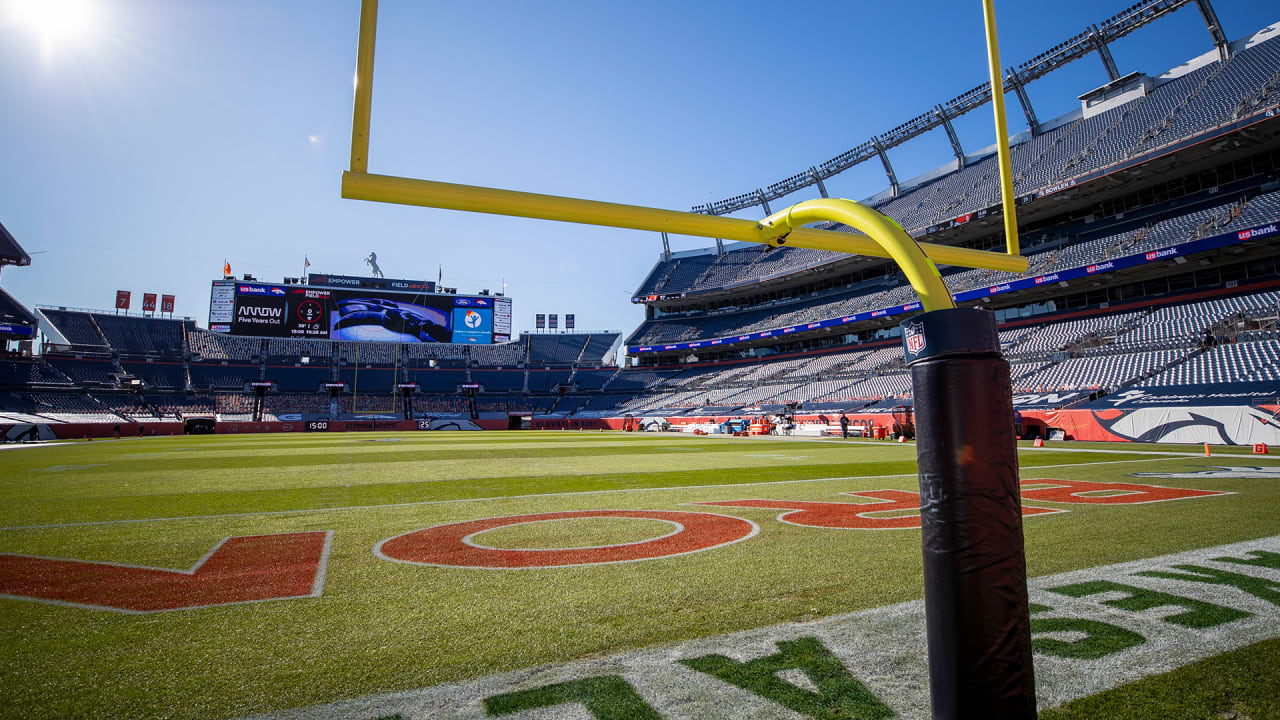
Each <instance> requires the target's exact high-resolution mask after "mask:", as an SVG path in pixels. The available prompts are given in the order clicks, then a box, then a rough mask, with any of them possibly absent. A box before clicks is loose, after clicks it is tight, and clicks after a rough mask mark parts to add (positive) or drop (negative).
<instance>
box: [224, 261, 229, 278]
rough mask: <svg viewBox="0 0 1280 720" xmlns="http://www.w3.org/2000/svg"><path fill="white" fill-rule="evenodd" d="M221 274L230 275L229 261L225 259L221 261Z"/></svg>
mask: <svg viewBox="0 0 1280 720" xmlns="http://www.w3.org/2000/svg"><path fill="white" fill-rule="evenodd" d="M222 276H223V277H231V263H230V262H229V261H227V260H223V261H222Z"/></svg>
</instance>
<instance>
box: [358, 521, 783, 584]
mask: <svg viewBox="0 0 1280 720" xmlns="http://www.w3.org/2000/svg"><path fill="white" fill-rule="evenodd" d="M582 518H639V519H643V520H662V521H665V522H669V523H671V524H672V525H673V526H675V531H674V532H672V533H670V534H668V535H664V536H662V537H658V538H654V539H652V540H644V541H641V542H635V543H623V544H619V545H605V546H602V547H590V548H566V549H551V550H511V549H500V548H489V547H483V546H480V545H477V544H475V543H473V542H471V536H473V535H476V534H478V533H482V532H485V531H487V530H494V529H497V528H501V527H508V526H510V525H523V524H525V523H533V522H547V521H552V520H572V519H582ZM758 531H759V528H758V527H757V526H756V524H755V523H753V522H751V521H749V520H743V519H742V518H735V517H729V516H728V515H716V514H713V513H700V512H670V511H662V510H580V511H571V512H550V513H534V514H531V515H512V516H508V517H496V518H483V519H480V520H470V521H467V522H460V523H452V524H449V525H437V526H435V527H429V528H424V529H422V530H414V531H412V532H408V533H405V534H403V535H397V536H395V537H391V538H387V539H386V540H383V541H382V542H380V543H378V544H377V545H376V546H375V547H374V549H373V553H374V555H376V556H377V557H380V558H382V559H384V560H391V561H393V562H403V563H410V564H414V565H434V566H442V567H464V568H485V569H523V568H550V567H564V566H568V565H598V564H603V563H618V562H632V561H636V560H651V559H654V558H664V557H671V556H673V555H684V554H687V553H693V552H698V551H701V550H710V549H711V548H716V547H720V546H721V545H728V544H730V543H735V542H738V541H739V540H746V539H747V538H749V537H752V536H754V535H755V534H756V532H758Z"/></svg>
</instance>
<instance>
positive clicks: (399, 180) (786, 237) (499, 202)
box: [342, 0, 1027, 310]
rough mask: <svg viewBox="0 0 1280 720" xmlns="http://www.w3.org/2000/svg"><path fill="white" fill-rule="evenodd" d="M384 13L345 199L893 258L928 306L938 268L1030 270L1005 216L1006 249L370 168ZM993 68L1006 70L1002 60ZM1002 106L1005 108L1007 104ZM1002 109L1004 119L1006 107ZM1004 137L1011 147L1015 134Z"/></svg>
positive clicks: (853, 206) (865, 227)
mask: <svg viewBox="0 0 1280 720" xmlns="http://www.w3.org/2000/svg"><path fill="white" fill-rule="evenodd" d="M987 2H988V3H989V0H987ZM988 7H989V4H988ZM377 15H378V0H361V12H360V33H359V42H358V46H357V58H356V77H355V108H354V111H353V114H352V128H351V167H350V169H349V170H347V171H345V172H343V174H342V197H344V198H348V199H352V200H367V201H371V202H383V203H393V204H400V205H417V206H422V207H433V208H441V209H448V210H461V211H466V212H477V213H486V214H494V215H509V216H515V217H526V218H537V219H542V220H556V221H560V222H571V223H579V224H587V225H600V226H606V227H618V228H630V229H634V230H649V231H654V232H665V233H669V234H676V235H689V236H695V237H707V238H720V239H724V240H738V241H743V242H754V243H763V244H766V245H772V246H774V247H780V246H783V245H786V246H790V247H803V248H812V249H816V250H830V251H834V252H843V253H850V254H855V255H867V256H872V257H882V258H889V259H892V260H894V261H895V262H896V263H897V264H898V265H899V267H901V268H902V270H903V272H904V273H905V274H906V276H907V279H908V280H909V281H910V282H911V285H912V287H913V288H914V289H915V290H916V293H917V294H918V295H919V296H920V299H921V303H922V305H923V307H924V309H925V310H936V309H944V308H950V307H954V306H955V303H954V301H953V300H952V298H951V295H950V293H949V292H948V291H947V289H946V286H945V284H943V282H942V280H941V278H940V277H939V276H938V272H937V268H936V265H938V264H942V265H953V266H958V267H967V268H982V269H987V270H997V271H1004V272H1011V273H1022V272H1025V271H1026V269H1027V258H1026V257H1024V256H1022V255H1020V254H1019V253H1018V241H1017V235H1016V226H1015V225H1014V224H1013V218H1006V220H1005V222H1006V233H1008V228H1011V227H1012V228H1015V229H1014V231H1013V233H1014V234H1013V235H1012V236H1011V237H1009V238H1008V240H1007V247H1008V250H1009V252H1007V253H998V252H991V251H985V250H973V249H970V248H961V247H953V246H949V245H939V244H935V243H918V242H916V241H915V240H914V239H913V238H911V236H910V235H908V234H907V233H906V232H905V231H904V230H903V229H902V228H901V227H899V226H898V224H897V223H896V222H894V221H893V220H891V219H889V218H888V217H887V216H885V215H882V214H881V213H879V212H877V211H876V210H874V209H872V208H869V207H866V206H864V205H861V204H860V203H857V202H854V201H852V200H834V199H833V200H827V199H821V200H808V201H804V202H801V203H797V204H796V205H793V206H792V207H790V208H787V209H786V210H783V211H781V212H778V213H775V214H774V215H771V216H770V217H769V218H766V219H764V220H762V221H758V222H757V221H754V220H747V219H742V218H732V217H725V216H717V215H703V214H700V213H691V212H684V211H679V210H667V209H662V208H653V207H645V206H641V205H628V204H622V203H613V202H603V201H599V200H586V199H582V198H572V197H564V196H559V195H544V194H540V193H530V192H522V191H517V190H503V189H498V188H487V187H480V186H475V185H461V184H455V183H446V182H439V181H434V180H418V179H413V178H404V177H395V176H390V175H379V174H374V173H370V172H368V156H369V128H370V122H371V106H372V101H373V67H374V62H373V60H374V45H375V36H376V29H377ZM988 41H989V47H990V46H991V44H992V43H994V42H995V34H994V21H993V20H991V19H989V22H988ZM998 57H999V56H998V54H996V55H995V56H994V58H996V59H995V62H996V63H998V62H999V61H998ZM992 67H993V68H994V67H997V66H996V65H995V64H993V65H992ZM993 72H995V71H993ZM999 80H1000V78H999V76H998V75H995V74H993V83H998V82H999ZM993 87H994V85H993ZM993 99H998V100H1001V101H1002V100H1003V97H1002V95H1001V94H999V93H993ZM999 110H1001V111H1002V110H1003V107H1002V106H1001V107H1000V108H999ZM997 114H998V115H1002V113H1001V112H998V113H997ZM1001 130H1003V128H1001ZM1005 142H1006V143H1007V138H1006V140H1005ZM1006 152H1007V151H1006ZM1006 158H1007V155H1006ZM1006 162H1007V161H1006ZM1007 172H1008V171H1007V170H1006V169H1004V168H1002V172H1001V175H1002V185H1005V184H1010V185H1011V183H1008V178H1007ZM1004 196H1005V199H1006V200H1010V201H1011V199H1012V194H1011V192H1009V191H1008V190H1006V191H1005V192H1004ZM1010 205H1012V203H1011V202H1006V207H1005V213H1006V214H1009V213H1012V212H1013V208H1012V207H1009V206H1010ZM822 221H836V222H841V223H844V224H846V225H848V226H850V227H852V228H854V229H856V230H858V231H859V232H861V233H864V235H856V234H851V233H847V232H836V231H831V230H819V229H817V228H813V227H804V226H803V225H805V224H813V223H817V222H822Z"/></svg>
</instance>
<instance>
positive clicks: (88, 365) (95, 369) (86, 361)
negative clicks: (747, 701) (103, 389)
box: [44, 354, 120, 387]
mask: <svg viewBox="0 0 1280 720" xmlns="http://www.w3.org/2000/svg"><path fill="white" fill-rule="evenodd" d="M44 359H45V362H47V363H48V364H49V367H51V368H53V369H54V370H56V371H58V372H60V373H62V374H63V375H65V376H67V377H68V378H70V379H71V381H72V382H74V383H77V384H80V385H86V386H111V387H114V386H115V385H116V376H117V375H119V374H120V369H119V368H118V367H116V364H115V363H114V362H113V361H112V360H111V359H110V358H94V357H74V356H63V355H51V354H46V355H45V356H44Z"/></svg>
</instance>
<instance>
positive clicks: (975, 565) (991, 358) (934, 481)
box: [342, 0, 1036, 720]
mask: <svg viewBox="0 0 1280 720" xmlns="http://www.w3.org/2000/svg"><path fill="white" fill-rule="evenodd" d="M982 3H983V17H984V21H985V25H986V31H987V33H986V37H987V50H988V62H989V65H990V71H991V93H992V104H993V107H994V110H995V117H996V128H997V131H996V135H997V142H998V155H999V160H1000V185H1001V199H1002V203H1003V210H1004V212H1003V214H1004V231H1005V247H1006V252H1004V253H999V252H991V251H980V250H973V249H968V248H959V247H952V246H948V245H939V244H935V243H920V242H917V241H916V240H915V239H913V238H912V237H911V236H910V235H909V234H907V233H906V232H905V231H904V230H903V229H902V228H901V227H900V226H899V225H898V224H897V223H896V222H895V221H893V220H892V219H891V218H889V217H888V216H885V215H883V214H881V213H880V212H878V211H876V210H875V209H873V208H870V207H867V206H865V205H862V204H860V203H857V202H854V201H852V200H842V199H827V198H822V199H815V200H808V201H804V202H800V203H797V204H795V205H793V206H791V207H789V208H787V209H785V210H782V211H781V212H778V213H774V214H772V215H770V216H769V217H767V218H765V219H763V220H761V221H754V220H746V219H740V218H731V217H724V216H716V215H706V214H700V213H689V212H682V211H676V210H666V209H661V208H652V207H644V206H639V205H627V204H621V203H612V202H602V201H597V200H586V199H581V198H571V197H563V196H557V195H543V194H538V193H530V192H521V191H516V190H503V189H497V188H487V187H479V186H473V185H460V184H454V183H446V182H439V181H433V180H419V179H412V178H404V177H394V176H388V175H378V174H372V173H369V172H368V151H369V129H370V116H371V104H372V98H373V55H374V40H375V34H376V24H377V10H378V2H377V0H362V4H361V12H360V32H359V44H358V47H357V60H356V76H355V110H354V113H353V121H352V131H351V165H350V169H349V170H347V171H345V172H343V174H342V197H344V198H348V199H354V200H366V201H370V202H384V203H394V204H401V205H417V206H422V207H434V208H441V209H450V210H460V211H466V212H477V213H486V214H496V215H508V216H515V217H526V218H537V219H543V220H556V221H561V222H572V223H579V224H588V225H599V226H605V227H618V228H630V229H635V230H649V231H656V232H663V233H669V234H677V235H690V236H696V237H707V238H719V239H725V240H740V241H745V242H754V243H762V244H767V245H771V246H773V247H782V246H789V247H803V248H813V249H819V250H831V251H835V252H844V253H851V254H858V255H868V256H873V257H882V258H889V259H891V260H893V261H894V263H895V264H897V266H898V267H899V268H900V269H901V270H902V271H903V273H904V274H905V275H906V277H907V279H908V281H909V282H910V284H911V286H912V288H914V289H915V291H916V294H917V295H918V296H919V297H920V301H921V306H922V307H923V309H924V311H925V312H924V313H922V314H920V315H918V316H915V317H913V318H911V319H909V320H907V321H905V322H903V323H902V324H901V327H902V331H903V332H902V336H903V346H904V353H905V355H906V359H907V361H908V362H907V364H908V366H909V367H910V369H911V377H912V383H913V387H914V392H913V395H914V398H915V408H916V417H917V423H916V425H917V444H916V457H917V462H918V475H919V484H920V506H921V507H920V515H921V527H922V550H923V557H924V561H923V562H924V577H925V588H924V592H925V623H926V626H927V637H928V645H929V676H930V682H929V686H930V694H931V699H932V709H933V717H934V718H935V720H951V719H953V718H954V719H957V720H958V719H960V718H970V717H984V718H999V719H1001V720H1034V718H1035V716H1036V698H1035V679H1034V667H1033V665H1032V658H1031V635H1030V619H1029V618H1030V615H1029V607H1028V600H1027V586H1026V561H1025V553H1024V550H1023V536H1022V515H1021V499H1020V497H1019V490H1018V457H1017V444H1016V441H1015V438H1014V437H1013V401H1012V393H1011V387H1010V376H1009V363H1008V362H1007V361H1006V360H1005V359H1004V357H1003V355H1001V353H1000V342H999V337H998V333H997V329H996V322H995V317H994V315H993V314H992V313H990V312H987V311H985V310H979V309H960V308H956V306H955V300H954V299H953V298H952V296H951V294H950V292H949V291H948V290H947V287H946V284H945V283H944V282H943V280H942V278H941V275H940V274H939V273H938V270H937V267H936V263H942V264H945V265H953V266H958V267H967V268H983V269H988V270H998V271H1004V272H1012V273H1023V272H1026V270H1027V266H1028V263H1027V259H1026V258H1025V257H1023V256H1022V255H1021V254H1020V248H1019V242H1018V235H1017V221H1016V218H1015V215H1014V198H1013V183H1012V177H1011V170H1010V162H1009V138H1008V133H1007V129H1006V123H1005V117H1004V96H1003V83H1002V82H1001V78H1000V70H999V62H1000V61H999V57H1000V56H999V50H998V47H997V40H996V33H995V16H994V8H993V0H982ZM822 221H836V222H841V223H844V224H846V225H848V226H849V227H852V228H854V229H855V230H858V231H859V232H861V233H863V234H864V236H860V235H855V234H850V233H842V232H834V231H829V230H819V229H816V228H813V227H806V226H805V225H807V224H808V225H811V224H813V223H817V222H822Z"/></svg>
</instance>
